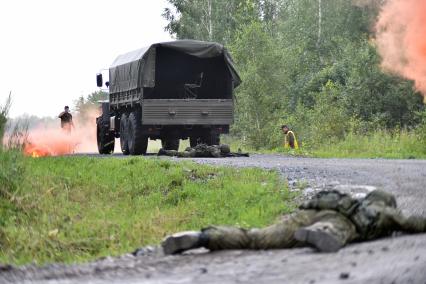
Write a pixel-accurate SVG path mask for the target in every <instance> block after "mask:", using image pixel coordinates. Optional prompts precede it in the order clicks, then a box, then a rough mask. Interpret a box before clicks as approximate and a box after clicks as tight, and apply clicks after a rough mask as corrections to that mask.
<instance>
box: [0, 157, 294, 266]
mask: <svg viewBox="0 0 426 284" xmlns="http://www.w3.org/2000/svg"><path fill="white" fill-rule="evenodd" d="M9 155H11V154H9V153H4V152H3V153H0V159H1V163H2V164H7V165H8V167H9V168H10V169H12V168H13V167H14V165H16V162H17V161H18V162H19V163H21V162H22V163H23V164H24V165H25V171H24V172H20V173H19V175H18V174H16V173H15V172H13V171H12V170H10V171H9V172H8V174H6V176H9V177H6V179H4V177H3V180H11V181H12V184H11V186H12V187H13V188H14V191H13V197H12V196H2V197H1V198H0V200H1V202H0V205H1V209H0V210H1V218H0V220H1V222H2V224H1V227H0V247H1V251H0V262H6V263H15V264H24V263H29V262H36V263H39V264H41V263H46V262H57V261H61V262H68V263H69V262H76V261H77V262H78V261H86V260H90V259H95V258H97V257H101V256H106V255H116V254H121V253H126V252H130V251H132V250H134V249H135V248H137V247H140V246H143V245H148V244H156V243H159V241H160V240H161V239H162V238H163V237H164V236H165V235H167V234H170V233H173V232H176V231H181V230H198V229H200V228H202V227H205V226H208V225H210V224H229V225H239V226H263V225H266V224H268V223H270V222H272V221H273V220H274V219H275V218H276V217H277V216H278V215H280V214H281V213H285V212H290V211H291V210H292V209H293V204H292V203H291V198H290V195H289V192H288V191H287V188H286V185H285V184H284V183H283V182H282V181H281V179H280V177H279V175H278V174H277V173H276V172H273V171H263V170H260V169H230V168H215V167H210V166H200V165H196V164H193V163H186V162H184V163H174V162H170V161H168V160H162V159H156V158H154V159H144V158H130V159H113V158H105V159H95V158H85V157H66V158H43V159H30V158H23V157H18V156H17V157H18V158H17V159H18V160H16V161H13V160H12V159H10V157H9ZM9 178H10V179H9ZM15 178H16V179H15ZM3 180H1V181H0V182H2V181H3ZM14 181H16V184H13V182H14Z"/></svg>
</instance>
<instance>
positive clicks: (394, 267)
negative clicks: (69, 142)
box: [0, 155, 426, 284]
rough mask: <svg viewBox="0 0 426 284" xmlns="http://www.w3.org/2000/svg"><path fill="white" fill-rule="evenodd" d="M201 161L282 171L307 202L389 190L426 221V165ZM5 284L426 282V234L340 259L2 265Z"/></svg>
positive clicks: (195, 257) (308, 253)
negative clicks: (332, 194) (325, 194)
mask: <svg viewBox="0 0 426 284" xmlns="http://www.w3.org/2000/svg"><path fill="white" fill-rule="evenodd" d="M118 157H120V156H118ZM150 158H152V157H150ZM162 159H168V158H162ZM173 160H176V161H179V160H178V159H173ZM194 161H195V162H197V163H201V164H213V165H224V166H230V167H261V168H266V169H276V170H278V171H279V172H280V173H281V175H282V176H283V178H284V179H287V180H288V182H289V185H290V188H291V190H295V191H300V192H301V194H300V196H301V198H307V197H309V195H312V194H313V193H314V192H316V191H317V190H321V189H327V188H328V189H331V188H336V189H340V190H343V191H348V192H351V193H354V194H359V193H366V192H368V191H370V190H373V189H375V188H379V189H384V190H387V191H389V192H391V193H393V194H395V195H396V196H397V199H398V205H399V206H400V208H401V209H402V210H403V212H404V213H405V214H417V215H423V216H426V212H425V210H426V161H419V160H382V159H311V158H289V157H284V156H280V155H254V156H252V157H250V158H227V159H194ZM206 225H207V224H206ZM0 283H421V284H426V234H421V235H399V236H396V235H395V236H393V237H391V238H386V239H381V240H377V241H374V242H368V243H359V244H352V245H349V246H347V247H346V248H344V249H342V250H340V251H339V252H337V253H318V252H316V251H314V250H312V249H310V248H302V249H290V250H271V251H222V252H215V253H208V252H206V251H195V252H190V253H188V254H185V255H181V256H163V255H162V254H161V252H158V251H154V252H152V253H148V254H147V255H142V256H137V257H135V256H133V255H130V254H128V255H124V256H119V257H108V258H105V259H102V260H98V261H95V262H92V263H87V264H80V265H70V266H66V265H61V264H52V265H48V266H45V267H36V266H31V265H30V266H24V267H18V268H16V267H8V266H3V267H0Z"/></svg>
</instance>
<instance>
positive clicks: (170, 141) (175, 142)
mask: <svg viewBox="0 0 426 284" xmlns="http://www.w3.org/2000/svg"><path fill="white" fill-rule="evenodd" d="M179 145H180V140H179V138H171V137H169V138H163V139H161V146H162V147H163V149H164V150H176V151H178V150H179Z"/></svg>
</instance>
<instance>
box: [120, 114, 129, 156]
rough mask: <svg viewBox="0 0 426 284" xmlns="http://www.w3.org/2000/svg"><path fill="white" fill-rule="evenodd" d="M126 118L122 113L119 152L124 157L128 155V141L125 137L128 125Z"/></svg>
mask: <svg viewBox="0 0 426 284" xmlns="http://www.w3.org/2000/svg"><path fill="white" fill-rule="evenodd" d="M128 123H129V122H128V117H127V114H126V113H123V114H122V115H121V119H120V146H121V152H122V153H123V154H124V155H129V141H128V138H127V137H128V135H127V124H128Z"/></svg>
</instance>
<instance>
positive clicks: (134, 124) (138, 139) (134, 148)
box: [127, 111, 148, 155]
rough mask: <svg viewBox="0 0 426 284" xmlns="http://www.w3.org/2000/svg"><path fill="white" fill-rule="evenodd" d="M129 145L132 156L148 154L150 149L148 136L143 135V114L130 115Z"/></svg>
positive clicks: (133, 113) (128, 128)
mask: <svg viewBox="0 0 426 284" xmlns="http://www.w3.org/2000/svg"><path fill="white" fill-rule="evenodd" d="M127 134H128V136H127V137H128V145H129V153H130V155H143V154H146V150H147V148H148V136H145V135H143V133H142V123H141V114H140V112H139V111H133V112H131V113H130V115H129V121H128V125H127Z"/></svg>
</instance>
